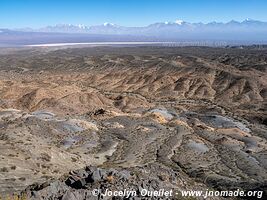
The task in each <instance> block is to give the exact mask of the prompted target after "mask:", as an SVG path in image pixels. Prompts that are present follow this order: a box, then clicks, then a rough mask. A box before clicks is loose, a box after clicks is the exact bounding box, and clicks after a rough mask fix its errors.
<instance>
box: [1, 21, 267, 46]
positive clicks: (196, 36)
mask: <svg viewBox="0 0 267 200" xmlns="http://www.w3.org/2000/svg"><path fill="white" fill-rule="evenodd" d="M66 34H68V35H66ZM29 35H30V36H31V37H33V38H46V39H47V38H48V40H49V41H50V40H51V41H53V42H70V41H71V42H84V41H90V42H92V41H98V42H99V41H169V42H177V41H203V40H205V41H207V40H208V41H226V42H228V43H231V42H232V43H234V42H236V43H266V42H267V37H266V36H267V22H262V21H258V20H253V19H246V20H244V21H242V22H238V21H234V20H232V21H229V22H227V23H222V22H210V23H201V22H200V23H190V22H185V21H182V20H176V21H174V22H158V23H154V24H150V25H148V26H144V27H126V26H120V25H116V24H113V23H104V24H102V25H95V26H86V25H82V24H79V25H73V24H57V25H55V26H46V27H43V28H39V29H32V28H22V29H12V30H10V29H0V44H3V43H6V42H7V41H9V40H11V41H13V40H16V41H17V38H18V37H19V38H20V39H24V38H25V37H26V38H27V36H28V37H29ZM12 37H13V38H12ZM51 38H52V39H51ZM66 38H67V39H66ZM69 38H71V39H69ZM81 38H83V39H81ZM96 38H97V39H96ZM24 41H25V40H24ZM45 41H46V40H45ZM45 41H40V42H45ZM49 41H48V42H49ZM36 42H37V43H38V41H36ZM40 42H39V43H40ZM22 43H23V42H22ZM24 43H25V42H24ZM26 43H27V44H29V43H31V40H30V38H29V40H27V42H26Z"/></svg>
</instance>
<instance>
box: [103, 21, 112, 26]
mask: <svg viewBox="0 0 267 200" xmlns="http://www.w3.org/2000/svg"><path fill="white" fill-rule="evenodd" d="M103 25H104V26H114V24H113V23H109V22H105V23H104V24H103Z"/></svg>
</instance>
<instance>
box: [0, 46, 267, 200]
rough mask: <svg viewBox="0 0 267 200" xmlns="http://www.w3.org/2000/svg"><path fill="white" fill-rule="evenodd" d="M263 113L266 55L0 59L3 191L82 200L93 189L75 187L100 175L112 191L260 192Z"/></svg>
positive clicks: (266, 170) (33, 54)
mask: <svg viewBox="0 0 267 200" xmlns="http://www.w3.org/2000/svg"><path fill="white" fill-rule="evenodd" d="M266 108H267V50H265V49H258V48H252V47H249V48H208V47H180V48H178V47H173V48H167V47H155V46H154V47H88V48H68V49H65V48H64V49H53V48H29V49H18V50H9V51H6V53H1V54H0V148H1V151H0V194H1V193H3V194H8V193H13V192H18V193H19V192H21V191H26V194H27V195H28V197H29V198H32V199H35V198H43V199H61V198H63V197H64V198H63V199H68V198H70V197H69V196H68V195H75V196H77V195H78V196H79V195H80V198H85V197H86V194H85V191H86V190H88V191H89V190H90V189H93V187H96V185H94V184H96V183H95V182H94V181H93V183H91V182H88V181H87V182H86V181H85V182H82V186H81V187H80V188H79V187H78V186H77V184H80V182H81V179H83V178H85V177H83V175H82V173H85V171H86V173H87V175H86V177H89V176H90V177H91V176H92V174H93V173H96V172H97V173H99V170H100V171H101V170H102V171H105V173H106V176H105V177H104V178H103V177H102V178H99V180H98V179H97V178H96V179H97V181H100V182H99V184H100V185H101V184H102V182H101V181H103V182H105V179H106V178H107V177H108V174H109V173H111V174H112V173H113V175H114V178H118V179H116V180H115V182H114V184H113V185H112V183H109V185H108V186H105V187H110V188H114V187H115V186H116V187H122V186H121V185H120V184H123V183H125V185H124V187H125V188H127V187H128V186H129V187H137V185H138V184H142V185H144V187H145V185H148V183H147V182H146V181H150V182H151V181H152V182H153V181H155V184H157V186H155V187H154V189H159V188H162V187H163V188H172V189H175V190H176V191H181V190H191V189H198V190H206V189H218V190H225V189H228V190H233V189H236V188H241V189H242V190H245V191H247V190H263V191H265V192H266V184H267V155H266V150H267V135H266V134H267V127H266V125H267V112H266ZM86 166H94V167H95V168H94V169H92V168H90V169H89V168H85V167H86ZM96 167H99V168H101V169H97V168H96ZM83 168H84V171H82V172H71V174H70V175H66V174H67V173H68V172H69V171H72V170H77V169H83ZM110 170H111V172H110ZM114 170H115V171H114ZM95 171H96V172H95ZM146 172H147V173H148V174H150V175H151V176H148V175H147V174H146ZM73 173H78V175H77V177H80V178H78V179H75V180H72V179H73V177H74V176H75V175H74V174H73ZM122 174H127V176H126V178H125V179H121V178H119V177H121V176H122ZM141 177H144V178H141ZM131 178H133V179H134V180H135V181H136V182H135V183H133V185H132V183H131V181H130V179H131ZM55 179H57V180H56V181H55ZM69 179H71V180H69ZM66 180H69V181H71V183H70V182H68V181H67V182H65V181H66ZM86 180H87V179H86ZM77 181H78V182H79V183H77ZM73 183H75V184H74V185H73ZM33 184H35V185H33ZM103 184H104V183H103ZM27 187H28V188H27ZM76 187H78V189H80V190H79V191H80V192H79V191H78V189H77V188H76ZM26 188H27V189H26ZM36 188H37V189H36ZM38 188H39V189H38ZM25 189H26V190H25ZM33 191H35V192H34V195H33ZM48 194H49V195H48ZM265 194H266V193H265ZM87 198H88V197H87ZM90 198H92V199H93V197H90ZM175 198H178V197H177V196H176V197H173V199H175ZM213 199H216V198H215V197H214V198H213Z"/></svg>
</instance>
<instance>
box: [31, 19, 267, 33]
mask: <svg viewBox="0 0 267 200" xmlns="http://www.w3.org/2000/svg"><path fill="white" fill-rule="evenodd" d="M33 31H34V32H57V33H58V32H60V33H90V34H112V35H113V34H121V35H124V34H128V35H136V34H139V35H150V36H151V34H152V35H153V36H159V35H162V34H163V35H167V34H169V35H172V34H174V33H179V32H191V33H192V32H194V31H201V32H204V31H222V32H231V31H248V32H253V31H267V22H261V21H257V20H252V19H246V20H244V21H242V22H238V21H234V20H232V21H230V22H227V23H221V22H210V23H207V24H203V23H189V22H184V21H182V20H176V21H175V22H159V23H154V24H151V25H148V26H144V27H125V26H119V25H116V24H112V23H104V24H102V25H97V26H85V25H81V24H80V25H72V24H58V25H55V26H47V27H44V28H41V29H37V30H33Z"/></svg>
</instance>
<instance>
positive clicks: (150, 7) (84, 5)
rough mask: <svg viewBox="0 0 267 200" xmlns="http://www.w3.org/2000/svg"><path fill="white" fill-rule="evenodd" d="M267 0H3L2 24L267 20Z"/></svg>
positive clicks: (1, 9)
mask: <svg viewBox="0 0 267 200" xmlns="http://www.w3.org/2000/svg"><path fill="white" fill-rule="evenodd" d="M266 11H267V1H266V0H94V1H92V0H72V1H71V0H57V1H56V0H0V28H24V27H31V28H40V27H44V26H47V25H55V24H75V25H77V24H84V25H87V26H91V25H98V24H103V23H105V22H110V23H115V24H118V25H122V26H146V25H149V24H152V23H155V22H165V21H170V22H171V21H172V22H173V21H175V20H177V19H181V20H183V21H187V22H203V23H207V22H212V21H217V22H228V21H230V20H237V21H243V20H245V19H246V18H251V19H255V20H260V21H266V22H267V12H266Z"/></svg>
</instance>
